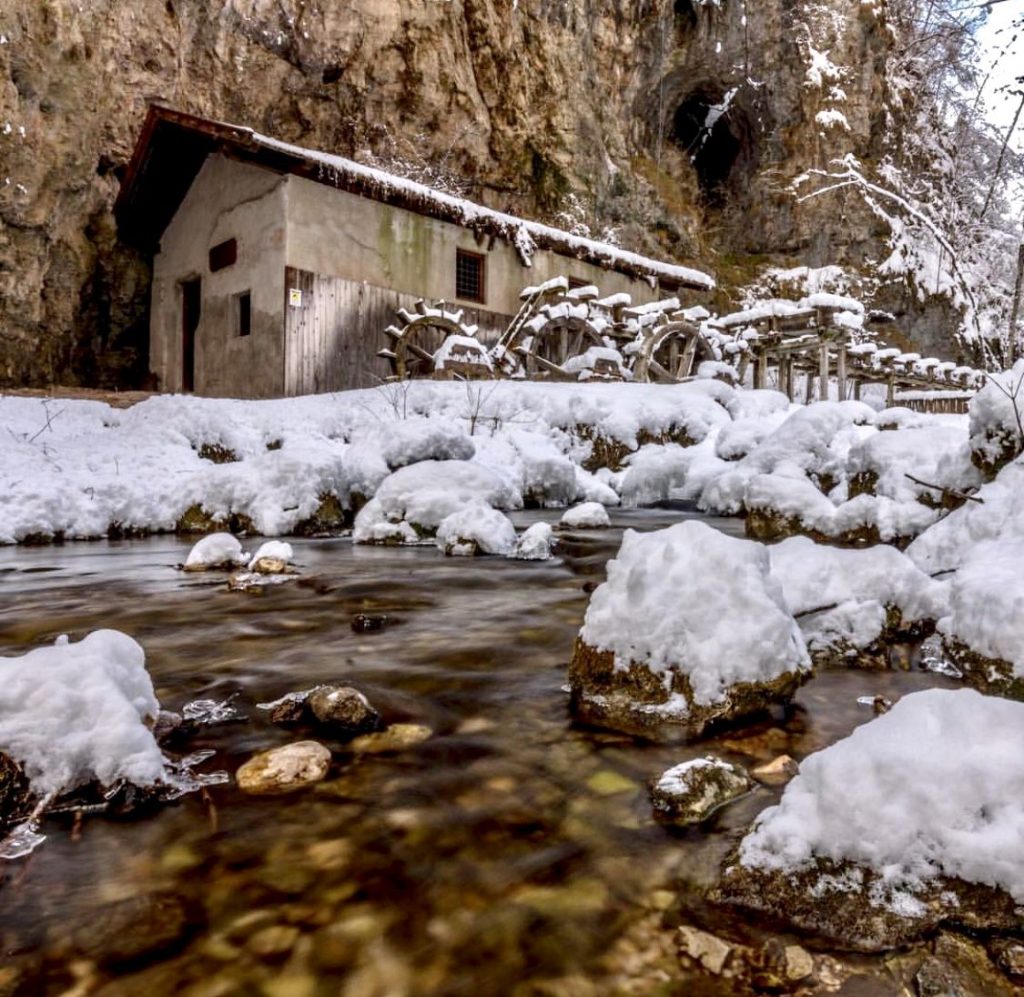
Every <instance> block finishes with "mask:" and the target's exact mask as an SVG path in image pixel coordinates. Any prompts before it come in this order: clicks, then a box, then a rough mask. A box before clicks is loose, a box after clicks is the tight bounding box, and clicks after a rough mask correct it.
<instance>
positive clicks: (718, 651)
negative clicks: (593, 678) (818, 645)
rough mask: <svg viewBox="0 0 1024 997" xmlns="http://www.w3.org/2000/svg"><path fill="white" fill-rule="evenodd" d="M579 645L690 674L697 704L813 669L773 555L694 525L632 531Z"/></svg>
mask: <svg viewBox="0 0 1024 997" xmlns="http://www.w3.org/2000/svg"><path fill="white" fill-rule="evenodd" d="M580 636H581V638H582V639H583V640H584V641H585V642H586V643H587V644H589V645H590V646H591V647H594V648H596V649H598V650H608V651H612V652H613V653H614V659H615V666H616V667H617V668H627V667H628V666H629V664H630V662H631V661H635V662H639V663H641V664H643V665H646V666H647V667H648V668H649V669H650V670H651V671H653V672H655V673H656V674H662V675H664V676H665V677H666V680H670V679H671V675H670V672H671V671H675V672H677V673H679V674H683V675H685V676H686V677H687V678H688V680H689V682H690V686H691V688H692V690H693V695H694V700H695V702H697V703H700V704H711V703H716V702H720V701H721V699H722V698H723V696H724V695H725V694H726V692H727V690H728V689H729V688H730V687H731V686H732V685H735V684H736V683H738V682H763V681H767V680H771V679H774V678H777V677H778V676H780V675H782V674H784V673H786V672H793V671H799V670H804V669H807V668H809V667H810V662H809V659H808V657H807V650H806V648H805V646H804V640H803V637H802V636H801V633H800V629H799V627H798V626H797V625H796V622H795V621H794V620H793V617H792V616H791V615H790V613H789V610H788V609H787V607H786V604H785V601H784V599H783V595H782V587H781V586H780V585H779V583H778V582H777V581H776V580H775V579H774V578H772V577H771V575H770V573H769V560H768V551H767V549H766V548H765V547H764V546H763V545H761V544H759V543H754V542H752V541H749V540H739V539H737V538H734V537H729V536H726V535H724V534H722V533H720V532H718V531H717V530H714V529H712V528H711V527H710V526H707V525H705V524H704V523H701V522H699V521H697V520H688V521H686V522H682V523H677V524H676V525H674V526H670V527H669V528H668V529H665V530H658V531H656V532H653V533H646V534H640V533H636V532H635V531H633V530H627V531H626V532H625V534H624V536H623V538H622V546H621V547H620V549H619V553H618V555H617V556H616V557H615V559H614V560H612V561H610V562H609V563H608V580H607V581H606V582H605V583H604V584H603V585H601V586H599V587H598V588H597V589H596V590H595V592H594V594H593V596H592V597H591V600H590V605H589V606H588V608H587V614H586V618H585V620H584V624H583V628H582V630H581V631H580Z"/></svg>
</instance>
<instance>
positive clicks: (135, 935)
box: [70, 893, 195, 966]
mask: <svg viewBox="0 0 1024 997" xmlns="http://www.w3.org/2000/svg"><path fill="white" fill-rule="evenodd" d="M194 927H195V913H194V912H193V911H191V910H190V909H189V908H188V907H187V906H186V904H185V902H184V901H183V900H182V898H181V897H179V896H178V895H177V894H173V893H151V894H148V895H144V896H137V897H129V898H127V899H125V900H121V901H118V902H117V903H112V904H106V905H104V906H102V907H98V908H96V909H95V910H94V911H93V913H92V915H91V916H90V917H89V918H88V919H87V920H86V921H85V922H84V923H83V924H82V925H81V926H80V927H79V928H77V929H76V930H75V932H74V933H73V934H72V936H71V939H70V942H71V946H72V948H73V949H74V950H75V951H76V952H77V953H79V954H81V955H83V956H84V957H85V958H87V959H91V960H93V961H94V962H98V963H101V964H103V965H111V966H115V965H121V964H124V963H129V962H131V963H137V962H141V961H144V960H146V959H148V958H152V957H155V956H157V955H162V954H165V953H167V952H168V951H170V950H172V949H174V948H177V947H178V946H179V945H181V944H182V943H183V942H184V941H185V939H186V938H187V936H188V934H189V933H190V931H191V930H192V929H193V928H194Z"/></svg>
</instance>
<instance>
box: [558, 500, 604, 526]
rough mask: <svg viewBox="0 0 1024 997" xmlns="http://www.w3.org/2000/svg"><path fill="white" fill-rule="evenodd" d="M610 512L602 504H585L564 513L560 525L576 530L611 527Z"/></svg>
mask: <svg viewBox="0 0 1024 997" xmlns="http://www.w3.org/2000/svg"><path fill="white" fill-rule="evenodd" d="M611 524H612V523H611V520H610V519H609V518H608V510H607V509H605V507H604V506H603V505H601V503H600V502H583V503H581V504H580V505H575V506H573V507H572V508H571V509H566V510H565V512H564V513H562V518H561V520H560V525H561V526H565V527H567V528H569V529H576V530H597V529H605V528H607V527H609V526H611Z"/></svg>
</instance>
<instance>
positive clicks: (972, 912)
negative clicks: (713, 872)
mask: <svg viewBox="0 0 1024 997" xmlns="http://www.w3.org/2000/svg"><path fill="white" fill-rule="evenodd" d="M884 893H885V885H884V884H883V883H882V881H881V878H880V877H879V876H878V875H877V874H876V873H873V872H871V871H870V870H868V869H866V868H863V867H861V866H858V865H855V864H854V863H852V862H846V861H842V862H836V861H832V860H829V859H822V858H818V859H816V860H815V861H814V863H813V864H812V865H810V866H808V867H807V868H806V869H802V870H799V871H797V872H792V873H788V874H787V873H784V872H781V871H779V870H766V869H752V868H749V867H747V866H744V865H741V864H740V862H739V856H738V852H737V851H734V852H733V853H732V854H731V855H730V857H729V858H728V859H727V860H726V863H725V872H724V874H723V877H722V879H721V881H720V882H719V884H718V886H716V887H715V888H714V889H713V890H712V891H711V893H710V895H709V899H710V900H711V901H712V902H714V903H719V904H728V905H730V906H736V907H742V908H744V909H745V910H750V911H756V912H757V913H760V914H762V915H765V916H767V917H770V918H773V919H776V920H779V921H783V922H785V923H786V924H788V925H790V926H792V927H795V928H798V929H799V930H801V931H807V932H811V933H813V934H815V935H817V936H819V937H820V938H822V939H826V940H827V941H828V942H830V943H831V944H832V945H835V946H838V947H839V948H842V949H851V950H854V951H858V952H884V951H887V950H889V949H894V948H897V947H899V946H901V945H907V944H910V943H911V942H915V941H918V940H919V939H922V938H926V937H928V936H930V935H932V934H933V933H934V932H935V931H936V929H938V928H939V927H942V926H947V927H952V928H960V929H964V930H967V931H971V932H974V931H978V932H989V931H999V932H1010V933H1014V934H1017V933H1020V932H1021V931H1024V919H1022V917H1021V915H1020V914H1019V913H1018V908H1017V905H1016V904H1015V902H1014V900H1013V897H1011V896H1010V894H1009V893H1007V892H1006V891H1005V890H1002V889H1000V888H999V887H995V886H985V885H982V884H979V883H968V882H966V881H964V880H962V879H956V878H952V877H939V878H936V879H934V880H932V881H930V882H928V883H927V884H926V885H925V887H924V888H923V889H922V890H921V891H920V892H919V893H915V894H914V899H915V900H916V901H918V904H919V905H920V906H919V907H917V905H915V906H916V907H917V909H916V910H915V914H914V916H903V915H901V914H898V913H896V912H895V911H894V910H890V909H889V908H888V907H885V906H882V905H881V904H878V905H875V904H872V902H871V900H872V897H877V896H878V895H884Z"/></svg>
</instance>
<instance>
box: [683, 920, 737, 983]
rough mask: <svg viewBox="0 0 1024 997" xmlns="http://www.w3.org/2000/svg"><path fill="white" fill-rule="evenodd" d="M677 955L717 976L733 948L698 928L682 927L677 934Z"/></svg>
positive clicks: (723, 968) (723, 967)
mask: <svg viewBox="0 0 1024 997" xmlns="http://www.w3.org/2000/svg"><path fill="white" fill-rule="evenodd" d="M677 938H678V942H679V954H680V956H682V957H685V958H687V959H692V960H693V961H694V962H697V963H699V964H700V965H701V966H703V967H704V969H706V970H707V971H708V972H709V973H711V974H713V975H715V976H718V975H720V974H721V973H722V972H723V971H724V970H725V966H726V963H728V961H729V957H730V956H731V955H732V951H733V946H732V945H730V944H729V943H728V942H726V941H724V940H723V939H721V938H719V937H718V936H717V935H712V934H709V933H708V932H707V931H701V930H699V929H698V928H691V927H688V926H683V927H681V928H680V929H679V931H678V932H677Z"/></svg>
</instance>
